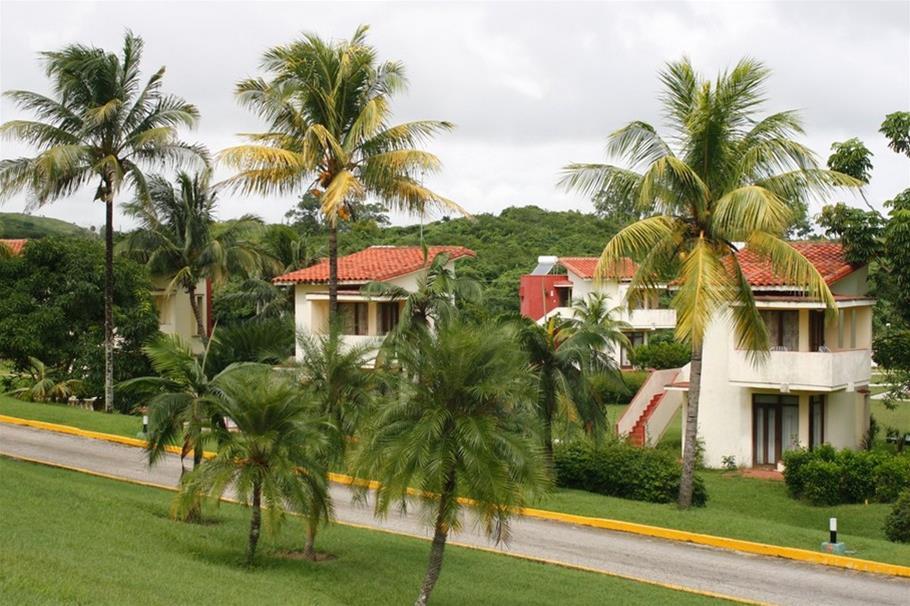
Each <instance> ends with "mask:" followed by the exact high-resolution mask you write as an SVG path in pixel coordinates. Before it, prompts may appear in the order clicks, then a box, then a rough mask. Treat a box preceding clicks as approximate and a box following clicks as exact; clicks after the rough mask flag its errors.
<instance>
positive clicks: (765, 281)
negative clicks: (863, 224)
mask: <svg viewBox="0 0 910 606" xmlns="http://www.w3.org/2000/svg"><path fill="white" fill-rule="evenodd" d="M789 244H790V246H792V247H793V248H795V249H796V250H797V251H799V252H800V253H801V254H802V255H803V256H804V257H806V258H807V259H808V260H809V262H810V263H812V265H814V266H815V268H816V269H818V271H819V273H820V274H821V275H822V277H824V279H825V282H826V283H828V284H829V285H830V284H833V283H835V282H837V281H838V280H840V279H841V278H844V277H845V276H847V275H849V274H851V273H853V272H854V271H856V270H857V269H859V266H857V265H852V264H851V263H848V262H847V259H846V256H845V255H844V247H843V245H842V244H841V243H840V242H790V243H789ZM736 258H737V260H738V261H739V264H740V267H742V269H743V273H744V274H745V275H746V278H747V279H748V280H749V284H751V285H752V286H759V287H761V286H791V285H790V284H787V283H786V282H784V280H782V279H781V278H779V277H778V276H776V275H775V274H774V272H773V271H771V263H770V261H768V260H767V259H765V258H762V257H761V256H759V255H758V254H756V253H755V252H754V251H752V250H750V249H748V248H744V249H742V250H740V251H739V252H738V253H736Z"/></svg>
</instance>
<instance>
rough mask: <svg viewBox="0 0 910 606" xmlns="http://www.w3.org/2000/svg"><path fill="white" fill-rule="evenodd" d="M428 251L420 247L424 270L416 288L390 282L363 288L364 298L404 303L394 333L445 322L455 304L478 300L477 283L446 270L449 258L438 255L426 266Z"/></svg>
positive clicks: (453, 313)
mask: <svg viewBox="0 0 910 606" xmlns="http://www.w3.org/2000/svg"><path fill="white" fill-rule="evenodd" d="M428 256H429V249H427V248H426V247H424V264H425V265H426V271H425V272H424V273H423V274H422V275H421V276H420V277H419V278H418V279H417V288H415V289H413V290H408V289H406V288H403V287H401V286H399V285H397V284H393V283H391V282H370V283H369V284H367V285H366V286H365V287H364V288H363V292H364V293H366V294H368V295H374V296H379V297H385V298H388V299H390V300H392V301H404V305H403V306H402V309H401V318H400V320H399V323H398V326H396V329H395V333H396V334H405V333H407V332H409V331H411V330H412V329H414V328H418V327H423V328H426V327H429V326H430V325H431V323H439V322H447V321H449V320H451V319H453V318H454V317H455V315H456V314H457V312H458V307H457V304H458V302H472V303H476V302H479V301H480V298H481V294H482V289H481V287H480V283H479V282H477V280H474V279H473V278H469V277H467V276H458V275H456V274H455V270H454V269H452V268H449V267H447V265H448V264H449V261H450V260H451V256H450V255H449V254H447V253H439V254H437V255H436V256H435V257H433V259H432V260H430V261H429V263H427V257H428Z"/></svg>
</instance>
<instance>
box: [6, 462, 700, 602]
mask: <svg viewBox="0 0 910 606" xmlns="http://www.w3.org/2000/svg"><path fill="white" fill-rule="evenodd" d="M172 497H173V495H172V493H170V492H167V491H163V490H156V489H153V488H145V487H141V486H135V485H130V484H126V483H122V482H116V481H112V480H105V479H101V478H96V477H92V476H87V475H83V474H80V473H76V472H70V471H65V470H60V469H53V468H48V467H43V466H40V465H32V464H29V463H21V462H17V461H12V460H10V459H5V458H0V517H2V520H3V523H2V524H0V545H3V549H2V550H0V570H3V574H2V575H0V595H2V596H3V602H4V603H5V604H17V605H25V604H126V603H130V604H143V605H145V606H152V605H157V604H160V605H162V606H173V605H174V604H218V605H223V604H291V603H294V604H301V603H306V604H407V603H411V601H413V599H414V598H415V597H416V594H417V589H418V587H419V585H420V582H421V580H422V577H423V572H424V567H425V565H426V558H427V553H428V549H429V543H428V542H425V541H421V540H419V539H411V538H407V537H401V536H395V535H389V534H386V533H382V532H375V531H369V530H362V529H355V528H350V527H345V526H333V527H331V528H329V529H327V530H326V531H325V532H324V533H323V534H322V535H321V536H320V545H319V546H320V548H321V549H324V550H326V551H328V552H330V553H332V554H334V555H336V556H337V559H335V560H331V561H326V562H320V563H316V564H314V563H311V562H306V561H301V560H294V559H286V558H282V557H281V556H280V553H279V550H288V549H290V550H294V549H300V548H301V547H302V543H303V529H302V526H301V525H300V524H299V522H298V521H297V520H295V519H290V521H289V522H288V524H287V525H286V526H285V527H284V528H283V532H282V533H281V535H279V536H278V537H277V538H271V537H268V535H266V538H265V539H264V541H263V544H262V550H261V552H260V555H259V561H258V565H257V567H256V569H255V570H252V571H250V570H247V569H245V568H244V567H242V566H241V564H240V561H241V559H242V550H243V548H244V546H245V542H244V541H245V539H246V533H247V523H248V517H247V512H246V511H245V510H243V509H242V508H241V507H239V506H236V505H229V504H225V505H223V506H222V507H221V508H220V509H219V510H218V511H217V513H215V514H214V520H213V523H210V524H205V525H190V524H182V523H177V522H173V521H171V520H170V519H168V517H167V510H168V504H169V503H170V501H171V499H172ZM569 596H570V601H571V602H572V603H574V604H602V603H606V602H609V601H615V598H616V597H617V596H622V603H623V604H648V605H653V604H684V605H685V604H705V603H708V602H717V601H718V600H710V599H708V598H705V597H702V596H698V595H694V594H688V593H684V592H677V591H673V590H669V589H664V588H661V587H656V586H652V585H646V584H640V583H635V582H632V581H627V580H623V579H618V578H614V577H609V576H605V575H599V574H594V573H587V572H582V571H576V570H569V569H565V568H560V567H558V566H551V565H546V564H538V563H535V562H528V561H525V560H520V559H516V558H511V557H508V556H502V555H494V554H489V553H483V552H478V551H473V550H470V549H464V548H459V547H454V546H453V547H450V548H449V549H447V550H446V558H445V565H444V567H443V571H442V576H441V578H440V581H439V584H438V585H437V589H436V591H435V592H434V594H433V603H434V604H465V603H467V604H478V603H486V604H516V605H517V604H522V605H524V604H559V603H565V602H566V601H567V597H569Z"/></svg>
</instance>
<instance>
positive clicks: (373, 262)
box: [272, 246, 476, 284]
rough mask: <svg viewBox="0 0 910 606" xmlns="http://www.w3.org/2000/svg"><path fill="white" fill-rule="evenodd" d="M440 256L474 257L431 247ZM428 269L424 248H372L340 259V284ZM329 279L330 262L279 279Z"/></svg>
mask: <svg viewBox="0 0 910 606" xmlns="http://www.w3.org/2000/svg"><path fill="white" fill-rule="evenodd" d="M440 253H446V254H448V255H449V256H450V257H451V258H452V259H458V258H460V257H474V256H476V254H475V253H474V251H473V250H471V249H469V248H465V247H464V246H429V247H428V255H429V259H430V260H432V259H434V258H436V255H438V254H440ZM425 266H426V263H425V262H424V256H423V249H422V248H421V247H420V246H371V247H369V248H365V249H364V250H361V251H359V252H356V253H354V254H351V255H346V256H344V257H338V281H339V282H342V283H344V282H370V281H373V280H389V279H391V278H395V277H397V276H403V275H405V274H409V273H413V272H415V271H417V270H419V269H421V268H423V267H425ZM328 280H329V260H328V259H322V260H320V261H319V262H318V263H316V264H314V265H311V266H309V267H306V268H304V269H298V270H296V271H292V272H290V273H287V274H284V275H283V276H278V277H277V278H275V279H274V280H272V281H273V282H275V283H276V284H322V283H325V282H328Z"/></svg>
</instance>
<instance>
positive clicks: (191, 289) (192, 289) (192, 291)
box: [186, 283, 209, 347]
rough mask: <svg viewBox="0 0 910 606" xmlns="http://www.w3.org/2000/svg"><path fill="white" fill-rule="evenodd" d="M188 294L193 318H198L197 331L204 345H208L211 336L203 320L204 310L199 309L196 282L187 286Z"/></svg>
mask: <svg viewBox="0 0 910 606" xmlns="http://www.w3.org/2000/svg"><path fill="white" fill-rule="evenodd" d="M186 294H187V295H189V297H190V309H192V310H193V318H195V319H196V333H197V334H198V336H199V340H200V341H202V345H203V347H206V346H208V344H209V336H208V334H207V331H206V330H205V322H203V321H202V310H201V309H199V302H198V301H196V284H195V283H193V284H190V285H188V286H187V287H186Z"/></svg>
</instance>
